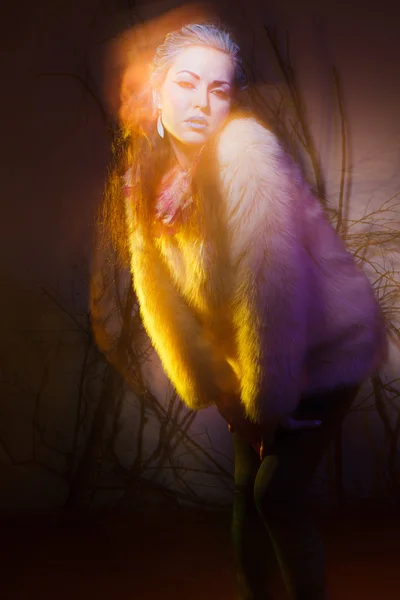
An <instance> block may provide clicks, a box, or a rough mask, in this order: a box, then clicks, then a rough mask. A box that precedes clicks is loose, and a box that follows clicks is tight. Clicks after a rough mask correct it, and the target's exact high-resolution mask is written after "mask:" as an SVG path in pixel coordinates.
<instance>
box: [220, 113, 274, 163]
mask: <svg viewBox="0 0 400 600" xmlns="http://www.w3.org/2000/svg"><path fill="white" fill-rule="evenodd" d="M258 152H262V153H264V154H265V155H266V156H267V155H268V154H273V155H277V154H281V153H282V147H281V144H280V142H279V140H278V138H277V136H276V135H275V134H274V132H273V131H272V130H271V129H269V128H268V127H267V126H266V125H264V124H263V123H262V122H261V121H259V120H258V119H257V118H256V117H255V116H253V115H251V114H246V113H244V114H242V113H238V114H235V115H234V116H233V117H231V118H230V119H229V120H228V121H227V123H226V124H225V126H224V128H223V129H222V130H221V132H220V133H219V136H218V140H217V154H218V158H219V160H220V162H222V163H224V162H226V161H230V160H234V159H235V158H237V159H239V160H245V159H246V158H250V157H251V155H252V153H258Z"/></svg>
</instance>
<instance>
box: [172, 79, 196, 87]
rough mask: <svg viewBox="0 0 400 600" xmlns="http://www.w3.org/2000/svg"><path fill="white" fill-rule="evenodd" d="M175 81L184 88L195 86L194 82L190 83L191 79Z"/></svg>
mask: <svg viewBox="0 0 400 600" xmlns="http://www.w3.org/2000/svg"><path fill="white" fill-rule="evenodd" d="M175 83H177V84H178V85H179V87H182V88H193V87H194V85H193V83H190V81H176V82H175Z"/></svg>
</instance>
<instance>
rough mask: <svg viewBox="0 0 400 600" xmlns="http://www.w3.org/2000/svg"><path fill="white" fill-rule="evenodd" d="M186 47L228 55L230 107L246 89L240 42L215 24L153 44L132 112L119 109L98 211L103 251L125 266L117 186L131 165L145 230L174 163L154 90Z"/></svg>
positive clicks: (136, 206)
mask: <svg viewBox="0 0 400 600" xmlns="http://www.w3.org/2000/svg"><path fill="white" fill-rule="evenodd" d="M190 46H206V47H211V48H215V49H217V50H220V51H221V52H224V53H226V54H227V55H229V57H230V58H231V60H232V62H233V64H234V66H235V89H234V101H233V108H234V107H237V106H238V105H239V104H240V102H239V100H238V99H237V96H236V95H235V92H237V91H240V90H243V89H245V87H246V76H245V70H244V67H243V64H242V60H241V57H240V50H239V46H238V45H237V44H236V43H235V42H234V40H233V38H232V36H231V34H230V33H229V32H228V30H227V29H226V28H224V27H221V26H220V25H219V24H215V23H212V22H204V23H193V24H187V25H185V26H184V27H182V28H181V29H179V30H177V31H173V32H171V33H168V35H167V36H166V38H165V40H164V42H163V43H162V44H161V45H160V46H158V48H157V50H156V53H155V56H154V59H153V63H152V69H151V75H150V81H149V82H148V85H147V86H146V88H145V89H144V90H142V92H141V93H140V94H138V93H136V95H135V96H133V95H132V94H131V97H130V99H129V103H130V105H131V106H133V105H134V106H133V110H132V111H131V112H130V111H129V109H127V110H125V111H124V110H123V108H122V114H123V123H122V127H121V129H120V130H119V131H118V132H117V134H116V135H115V139H114V143H113V148H112V152H113V155H112V160H111V164H110V168H109V173H108V178H107V183H106V189H105V196H104V201H103V203H102V206H101V208H100V213H99V219H98V226H99V232H98V233H99V235H100V244H101V245H102V246H103V249H104V248H108V249H109V250H112V256H113V257H114V260H115V259H116V260H117V262H118V263H119V264H121V265H128V264H129V247H128V235H127V231H126V216H125V202H126V198H125V196H124V193H123V188H122V176H123V175H124V173H125V172H126V171H127V170H128V169H129V168H131V167H133V168H132V172H133V173H134V186H133V190H132V197H131V201H132V202H133V207H134V210H135V214H136V219H137V222H138V223H140V224H141V225H143V226H144V230H147V231H149V230H150V229H149V228H150V226H151V224H152V222H153V219H154V217H153V214H154V212H153V211H154V202H155V196H156V189H157V186H158V184H159V182H160V179H161V177H162V175H163V174H165V173H166V172H167V170H168V169H172V168H173V167H174V164H173V161H174V158H173V154H172V151H171V147H170V144H169V142H168V140H167V139H161V138H160V137H159V135H158V134H157V131H156V118H157V114H156V110H155V106H154V91H155V90H156V89H157V88H158V87H159V86H160V85H162V83H163V81H164V78H165V76H166V74H167V72H168V69H169V68H170V66H171V65H172V63H173V62H174V60H175V58H176V57H177V56H178V55H179V53H180V52H182V51H183V50H185V49H186V48H188V47H190ZM193 197H195V194H193ZM194 199H195V198H194ZM195 204H196V202H195Z"/></svg>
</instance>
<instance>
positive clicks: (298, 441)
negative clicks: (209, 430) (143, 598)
mask: <svg viewBox="0 0 400 600" xmlns="http://www.w3.org/2000/svg"><path fill="white" fill-rule="evenodd" d="M358 390H359V386H358V385H355V386H346V387H342V388H337V389H336V390H334V391H331V392H327V393H324V394H319V395H314V396H310V397H305V398H303V399H302V401H301V403H300V406H299V408H298V410H297V412H296V415H295V416H296V418H299V419H318V420H321V421H322V425H321V426H320V427H319V428H317V429H303V430H298V431H286V430H283V429H279V430H278V432H277V433H276V435H275V438H274V441H273V442H272V444H271V445H270V447H269V448H267V449H264V459H263V461H262V462H260V459H259V457H258V455H257V453H256V452H255V450H254V448H253V447H252V445H251V444H249V443H248V442H246V441H244V440H243V439H242V438H241V437H240V436H239V435H238V434H237V433H234V434H233V439H234V453H235V496H234V505H233V519H232V540H233V549H234V553H235V558H236V562H237V566H238V584H239V591H240V598H241V599H243V600H267V599H269V598H271V597H272V596H268V592H267V591H265V590H262V589H261V588H262V587H263V585H262V581H263V580H265V573H266V569H267V565H266V562H267V561H266V554H265V553H263V552H260V543H257V539H259V537H260V536H262V535H264V545H265V544H267V543H268V538H267V537H266V532H267V533H268V534H269V538H270V541H271V542H272V545H273V549H274V553H275V556H276V558H277V559H278V563H279V566H280V568H281V571H282V574H283V577H284V580H285V584H286V587H287V589H288V590H289V592H290V596H291V598H293V599H295V600H323V599H325V597H326V596H325V589H326V573H325V559H324V549H323V544H322V541H321V538H320V535H319V533H318V530H317V528H316V526H315V524H314V520H313V518H312V515H311V514H310V512H309V509H308V506H307V502H306V501H305V492H306V488H307V486H308V484H309V483H310V481H311V479H312V477H313V475H314V473H315V471H316V468H317V466H318V464H319V462H320V460H321V457H322V455H323V452H324V450H325V449H326V447H327V445H328V444H329V442H330V440H331V439H332V435H333V433H334V431H335V429H336V428H337V427H338V426H339V425H340V423H341V422H342V420H343V418H344V416H345V415H346V413H347V411H348V409H349V408H350V406H351V404H352V402H353V401H354V399H355V397H356V395H357V392H358ZM262 544H263V542H262V541H261V549H262V548H263V546H262Z"/></svg>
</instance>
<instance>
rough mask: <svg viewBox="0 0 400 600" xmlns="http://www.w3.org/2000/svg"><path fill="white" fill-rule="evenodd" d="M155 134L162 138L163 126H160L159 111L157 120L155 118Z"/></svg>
mask: <svg viewBox="0 0 400 600" xmlns="http://www.w3.org/2000/svg"><path fill="white" fill-rule="evenodd" d="M157 133H158V135H159V136H160V138H163V137H164V125H163V124H162V121H161V111H159V113H158V118H157Z"/></svg>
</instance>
